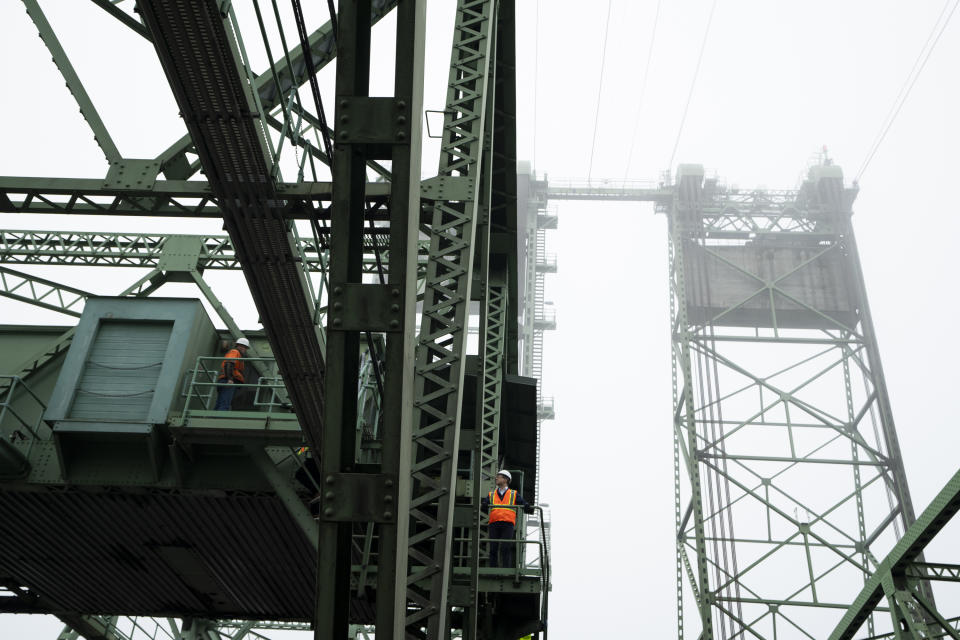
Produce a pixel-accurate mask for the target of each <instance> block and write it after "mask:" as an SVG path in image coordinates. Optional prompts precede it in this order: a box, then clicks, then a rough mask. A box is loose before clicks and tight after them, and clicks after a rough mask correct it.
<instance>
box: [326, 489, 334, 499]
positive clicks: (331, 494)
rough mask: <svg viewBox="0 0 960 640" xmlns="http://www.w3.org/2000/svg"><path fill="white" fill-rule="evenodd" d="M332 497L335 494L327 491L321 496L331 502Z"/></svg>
mask: <svg viewBox="0 0 960 640" xmlns="http://www.w3.org/2000/svg"><path fill="white" fill-rule="evenodd" d="M334 495H335V494H334V493H333V491H327V492H326V493H325V494H323V497H324V498H326V499H327V500H333V498H334Z"/></svg>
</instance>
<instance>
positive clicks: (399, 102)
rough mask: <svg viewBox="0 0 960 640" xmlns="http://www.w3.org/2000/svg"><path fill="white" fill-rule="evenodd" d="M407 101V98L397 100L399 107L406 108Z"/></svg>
mask: <svg viewBox="0 0 960 640" xmlns="http://www.w3.org/2000/svg"><path fill="white" fill-rule="evenodd" d="M406 108H407V101H406V100H397V109H406Z"/></svg>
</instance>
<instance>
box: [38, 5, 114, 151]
mask: <svg viewBox="0 0 960 640" xmlns="http://www.w3.org/2000/svg"><path fill="white" fill-rule="evenodd" d="M22 1H23V4H24V6H25V7H26V9H27V14H28V15H29V16H30V19H31V20H33V24H34V25H36V27H37V30H38V31H39V32H40V39H41V40H43V43H44V44H45V45H46V46H47V49H48V50H49V51H50V55H52V56H53V63H54V64H55V65H57V68H58V69H59V70H60V73H61V75H63V79H64V80H65V81H66V83H67V88H68V89H69V90H70V93H72V94H73V97H74V99H75V100H76V101H77V105H78V106H79V107H80V113H81V114H82V115H83V118H84V119H85V120H86V121H87V124H89V125H90V129H91V130H92V131H93V139H94V140H96V142H97V144H98V145H99V146H100V149H101V150H102V151H103V155H104V156H106V158H107V162H111V163H112V162H116V161H118V160H120V158H121V155H120V151H119V150H118V149H117V145H116V144H115V143H114V142H113V138H111V137H110V132H109V131H108V130H107V127H106V125H105V124H104V123H103V120H102V119H101V118H100V114H99V113H98V112H97V108H96V107H95V106H94V105H93V101H92V100H91V99H90V96H89V95H88V94H87V90H86V88H84V86H83V82H81V81H80V76H78V75H77V72H76V70H74V68H73V65H72V64H71V63H70V58H68V57H67V53H66V52H65V51H64V50H63V47H62V46H61V45H60V41H59V40H58V39H57V35H56V34H55V33H54V32H53V28H52V27H51V26H50V23H49V22H48V21H47V17H46V16H45V15H44V13H43V10H42V9H41V8H40V5H39V4H38V3H37V0H22Z"/></svg>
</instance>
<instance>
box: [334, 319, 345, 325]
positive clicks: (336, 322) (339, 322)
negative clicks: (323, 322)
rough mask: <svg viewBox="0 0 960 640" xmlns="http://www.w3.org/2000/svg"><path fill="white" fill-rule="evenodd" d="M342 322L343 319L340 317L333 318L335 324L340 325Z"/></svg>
mask: <svg viewBox="0 0 960 640" xmlns="http://www.w3.org/2000/svg"><path fill="white" fill-rule="evenodd" d="M341 324H343V320H341V319H340V318H334V319H333V326H335V327H339V326H340V325H341Z"/></svg>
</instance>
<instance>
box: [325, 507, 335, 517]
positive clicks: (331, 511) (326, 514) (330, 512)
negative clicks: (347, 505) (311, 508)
mask: <svg viewBox="0 0 960 640" xmlns="http://www.w3.org/2000/svg"><path fill="white" fill-rule="evenodd" d="M323 515H325V516H332V515H333V509H332V508H331V507H327V508H326V509H324V510H323Z"/></svg>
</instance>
